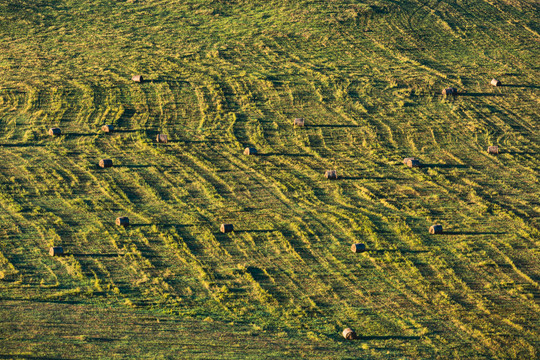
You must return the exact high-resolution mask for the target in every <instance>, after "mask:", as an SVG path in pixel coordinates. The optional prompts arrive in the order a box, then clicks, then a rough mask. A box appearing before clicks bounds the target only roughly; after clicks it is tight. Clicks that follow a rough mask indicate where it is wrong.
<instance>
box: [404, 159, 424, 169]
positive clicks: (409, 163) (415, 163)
mask: <svg viewBox="0 0 540 360" xmlns="http://www.w3.org/2000/svg"><path fill="white" fill-rule="evenodd" d="M407 166H408V167H411V168H419V167H422V164H421V163H420V160H418V159H408V160H407Z"/></svg>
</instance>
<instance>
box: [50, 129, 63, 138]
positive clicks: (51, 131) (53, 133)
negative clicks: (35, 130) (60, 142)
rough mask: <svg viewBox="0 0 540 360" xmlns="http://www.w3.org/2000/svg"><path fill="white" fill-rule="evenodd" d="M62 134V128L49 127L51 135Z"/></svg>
mask: <svg viewBox="0 0 540 360" xmlns="http://www.w3.org/2000/svg"><path fill="white" fill-rule="evenodd" d="M61 134H62V130H60V128H50V129H49V135H51V136H59V135H61Z"/></svg>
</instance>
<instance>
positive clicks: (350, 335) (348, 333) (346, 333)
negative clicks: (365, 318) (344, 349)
mask: <svg viewBox="0 0 540 360" xmlns="http://www.w3.org/2000/svg"><path fill="white" fill-rule="evenodd" d="M342 335H343V337H344V338H345V339H347V340H356V339H358V335H356V332H355V331H354V330H353V329H350V328H346V329H345V330H343V333H342Z"/></svg>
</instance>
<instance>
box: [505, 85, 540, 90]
mask: <svg viewBox="0 0 540 360" xmlns="http://www.w3.org/2000/svg"><path fill="white" fill-rule="evenodd" d="M499 87H509V88H529V89H540V86H538V85H521V84H506V85H504V84H503V85H499Z"/></svg>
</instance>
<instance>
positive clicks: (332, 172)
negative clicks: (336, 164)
mask: <svg viewBox="0 0 540 360" xmlns="http://www.w3.org/2000/svg"><path fill="white" fill-rule="evenodd" d="M324 177H325V178H327V179H329V180H336V179H337V171H336V170H326V172H325V173H324Z"/></svg>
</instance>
